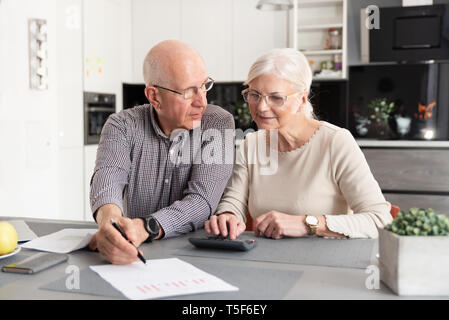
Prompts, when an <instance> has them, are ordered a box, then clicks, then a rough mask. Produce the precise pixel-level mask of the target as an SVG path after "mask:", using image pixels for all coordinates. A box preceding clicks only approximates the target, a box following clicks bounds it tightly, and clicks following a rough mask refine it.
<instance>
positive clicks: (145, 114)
mask: <svg viewBox="0 0 449 320" xmlns="http://www.w3.org/2000/svg"><path fill="white" fill-rule="evenodd" d="M210 133H213V134H210ZM217 133H219V134H220V135H221V136H217ZM233 161H234V119H233V117H232V115H231V114H230V113H228V112H227V111H225V110H224V109H222V108H220V107H218V106H214V105H208V106H207V108H206V111H205V113H204V115H203V117H202V119H201V126H200V127H199V128H198V129H195V130H189V131H187V130H178V131H177V133H173V134H172V135H171V137H167V136H166V135H165V134H164V133H163V131H162V130H161V129H160V127H159V125H158V123H157V120H156V118H155V111H154V110H153V107H152V106H151V105H149V104H147V105H142V106H138V107H135V108H132V109H127V110H123V111H121V112H120V113H116V114H113V115H111V116H110V117H109V119H108V120H107V122H106V124H105V125H104V127H103V130H102V133H101V139H100V143H99V146H98V151H97V159H96V163H95V170H94V173H93V176H92V179H91V182H90V183H91V191H90V203H91V209H92V212H94V213H96V211H97V210H98V209H99V208H100V207H101V206H103V205H105V204H115V205H117V206H118V207H120V209H121V210H122V214H124V215H125V216H127V217H129V218H138V217H148V216H149V215H153V216H154V217H155V218H156V220H157V221H158V222H159V224H160V225H161V227H162V228H163V230H164V233H165V237H171V236H177V235H181V234H184V233H187V232H190V231H193V230H196V229H197V228H201V227H203V226H204V222H205V221H206V220H207V219H208V218H209V217H210V215H211V214H213V213H214V212H215V210H216V208H217V206H218V203H219V201H220V199H221V196H222V194H223V191H224V189H225V187H226V184H227V182H228V179H229V178H230V176H231V173H232V167H233Z"/></svg>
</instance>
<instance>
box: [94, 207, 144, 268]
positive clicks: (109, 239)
mask: <svg viewBox="0 0 449 320" xmlns="http://www.w3.org/2000/svg"><path fill="white" fill-rule="evenodd" d="M107 206H109V207H107V208H104V207H105V206H103V207H101V208H100V210H99V211H98V214H97V222H98V232H97V233H96V234H95V235H94V236H93V237H92V240H91V241H90V243H89V248H90V249H91V250H96V249H98V251H100V253H101V254H102V255H103V256H105V257H106V258H107V259H108V260H109V261H110V262H111V263H113V264H129V263H131V262H134V261H136V260H137V259H138V257H137V250H136V248H134V246H132V245H131V244H130V243H129V242H128V241H127V240H126V239H125V238H123V237H122V235H121V234H120V232H118V231H117V230H116V229H115V228H114V227H113V226H112V224H111V222H110V219H111V218H112V219H114V221H115V222H116V223H117V224H118V225H119V226H120V228H121V229H122V230H123V232H124V233H125V234H126V236H127V237H128V239H129V240H130V241H131V242H132V243H133V244H134V245H135V246H136V247H138V246H140V245H141V244H142V242H144V241H145V240H146V239H147V237H148V233H147V232H146V230H145V228H144V226H143V221H142V220H141V219H129V218H125V217H122V215H121V212H120V209H119V208H118V207H116V206H114V205H107ZM111 206H112V207H111ZM114 207H115V208H114ZM103 208H104V209H103ZM101 209H103V210H101ZM117 209H118V212H117Z"/></svg>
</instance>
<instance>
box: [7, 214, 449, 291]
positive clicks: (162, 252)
mask: <svg viewBox="0 0 449 320" xmlns="http://www.w3.org/2000/svg"><path fill="white" fill-rule="evenodd" d="M13 219H14V220H24V221H25V222H27V223H28V224H29V226H30V228H31V229H32V230H33V231H34V232H35V233H36V234H37V235H38V236H43V235H45V234H48V233H52V232H56V231H59V230H61V229H62V228H86V227H87V228H89V227H93V228H95V227H96V224H94V223H89V222H71V221H70V222H69V221H58V220H42V219H28V218H11V217H2V218H1V220H13ZM201 231H202V230H200V231H199V232H201ZM202 232H204V231H202ZM191 236H192V233H190V234H187V235H184V236H181V237H177V238H170V239H163V240H160V241H156V242H153V243H149V244H143V245H142V246H141V247H140V249H141V250H142V251H143V253H144V256H145V257H146V258H147V259H151V258H158V259H161V258H173V257H177V258H179V259H181V260H184V261H187V262H190V263H194V262H198V263H209V264H216V265H217V266H219V265H222V267H226V268H232V267H233V266H235V267H236V268H237V267H240V268H241V267H247V268H266V269H269V270H280V271H298V272H302V275H301V277H299V278H298V280H297V282H296V283H294V284H292V285H291V287H290V289H289V290H288V292H286V293H280V294H279V295H277V296H276V298H275V299H277V300H281V299H286V300H309V299H324V300H325V299H338V300H341V299H357V300H364V299H370V300H377V299H382V300H391V299H448V298H449V297H403V296H398V295H396V294H395V293H393V292H392V291H391V290H390V289H389V288H388V287H386V286H385V285H384V284H383V283H382V282H380V288H379V289H369V288H367V285H366V283H367V280H368V282H369V279H368V278H369V277H370V275H371V273H370V272H368V270H366V269H351V268H336V267H323V266H313V265H297V264H285V263H273V262H263V261H248V260H237V259H236V260H233V259H226V260H224V259H216V258H209V257H207V258H206V257H194V256H177V255H176V251H178V250H179V249H180V248H183V247H185V246H186V243H187V238H188V237H191ZM278 241H282V240H278ZM336 241H338V240H336ZM150 246H151V247H150ZM22 250H23V251H25V250H27V249H22ZM149 252H151V254H152V257H150V256H149V255H148V254H149ZM286 254H288V252H286ZM0 262H1V260H0ZM105 263H107V261H106V260H105V259H104V257H102V256H101V255H100V254H99V253H96V252H90V251H88V250H79V251H75V252H72V253H70V254H69V260H68V261H67V262H66V263H63V264H60V265H57V266H55V267H52V268H50V269H47V270H45V271H42V272H40V273H38V274H35V275H14V276H15V278H14V279H13V280H12V281H6V283H5V284H3V285H1V278H0V299H3V300H4V299H25V300H32V299H33V300H34V299H57V300H65V299H68V300H77V299H79V300H85V299H89V300H90V299H95V300H99V299H114V298H111V297H106V296H93V295H86V294H80V293H77V292H75V291H73V292H70V293H69V292H58V291H50V290H44V289H39V288H40V287H42V286H45V285H47V284H48V283H50V282H53V281H55V280H58V279H61V278H63V277H68V274H66V269H67V267H68V266H69V265H75V266H78V267H79V268H80V269H84V268H87V267H88V266H90V265H99V264H105ZM373 263H374V264H376V263H377V262H376V259H373ZM10 275H11V274H6V273H2V272H0V277H5V276H10ZM247 276H248V277H251V278H253V281H263V279H260V278H258V275H257V273H249V274H248V275H247ZM4 279H6V278H4ZM223 280H224V281H226V279H223ZM192 298H196V299H197V298H198V297H195V296H192V295H190V296H182V297H177V299H187V300H188V299H192ZM201 299H204V300H208V299H213V296H212V297H211V296H209V295H208V294H202V295H201ZM254 299H257V293H254Z"/></svg>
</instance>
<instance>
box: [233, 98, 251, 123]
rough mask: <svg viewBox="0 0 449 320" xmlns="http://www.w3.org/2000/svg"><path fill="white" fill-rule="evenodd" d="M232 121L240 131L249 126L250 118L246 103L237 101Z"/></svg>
mask: <svg viewBox="0 0 449 320" xmlns="http://www.w3.org/2000/svg"><path fill="white" fill-rule="evenodd" d="M234 119H235V120H236V122H237V126H238V127H239V128H241V129H246V128H248V127H249V126H250V124H251V121H252V117H251V112H250V111H249V108H248V104H247V103H246V102H242V101H239V102H237V103H236V104H235V106H234Z"/></svg>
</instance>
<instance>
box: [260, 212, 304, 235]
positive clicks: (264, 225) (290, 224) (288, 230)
mask: <svg viewBox="0 0 449 320" xmlns="http://www.w3.org/2000/svg"><path fill="white" fill-rule="evenodd" d="M305 218H306V217H305V216H294V215H290V214H285V213H282V212H278V211H270V212H267V213H265V214H263V215H261V216H259V217H257V219H256V220H255V221H254V233H255V234H256V236H259V235H260V234H262V235H264V236H265V237H267V238H273V239H281V238H283V237H303V236H306V235H307V234H308V231H309V230H308V227H307V225H306V223H305Z"/></svg>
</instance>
